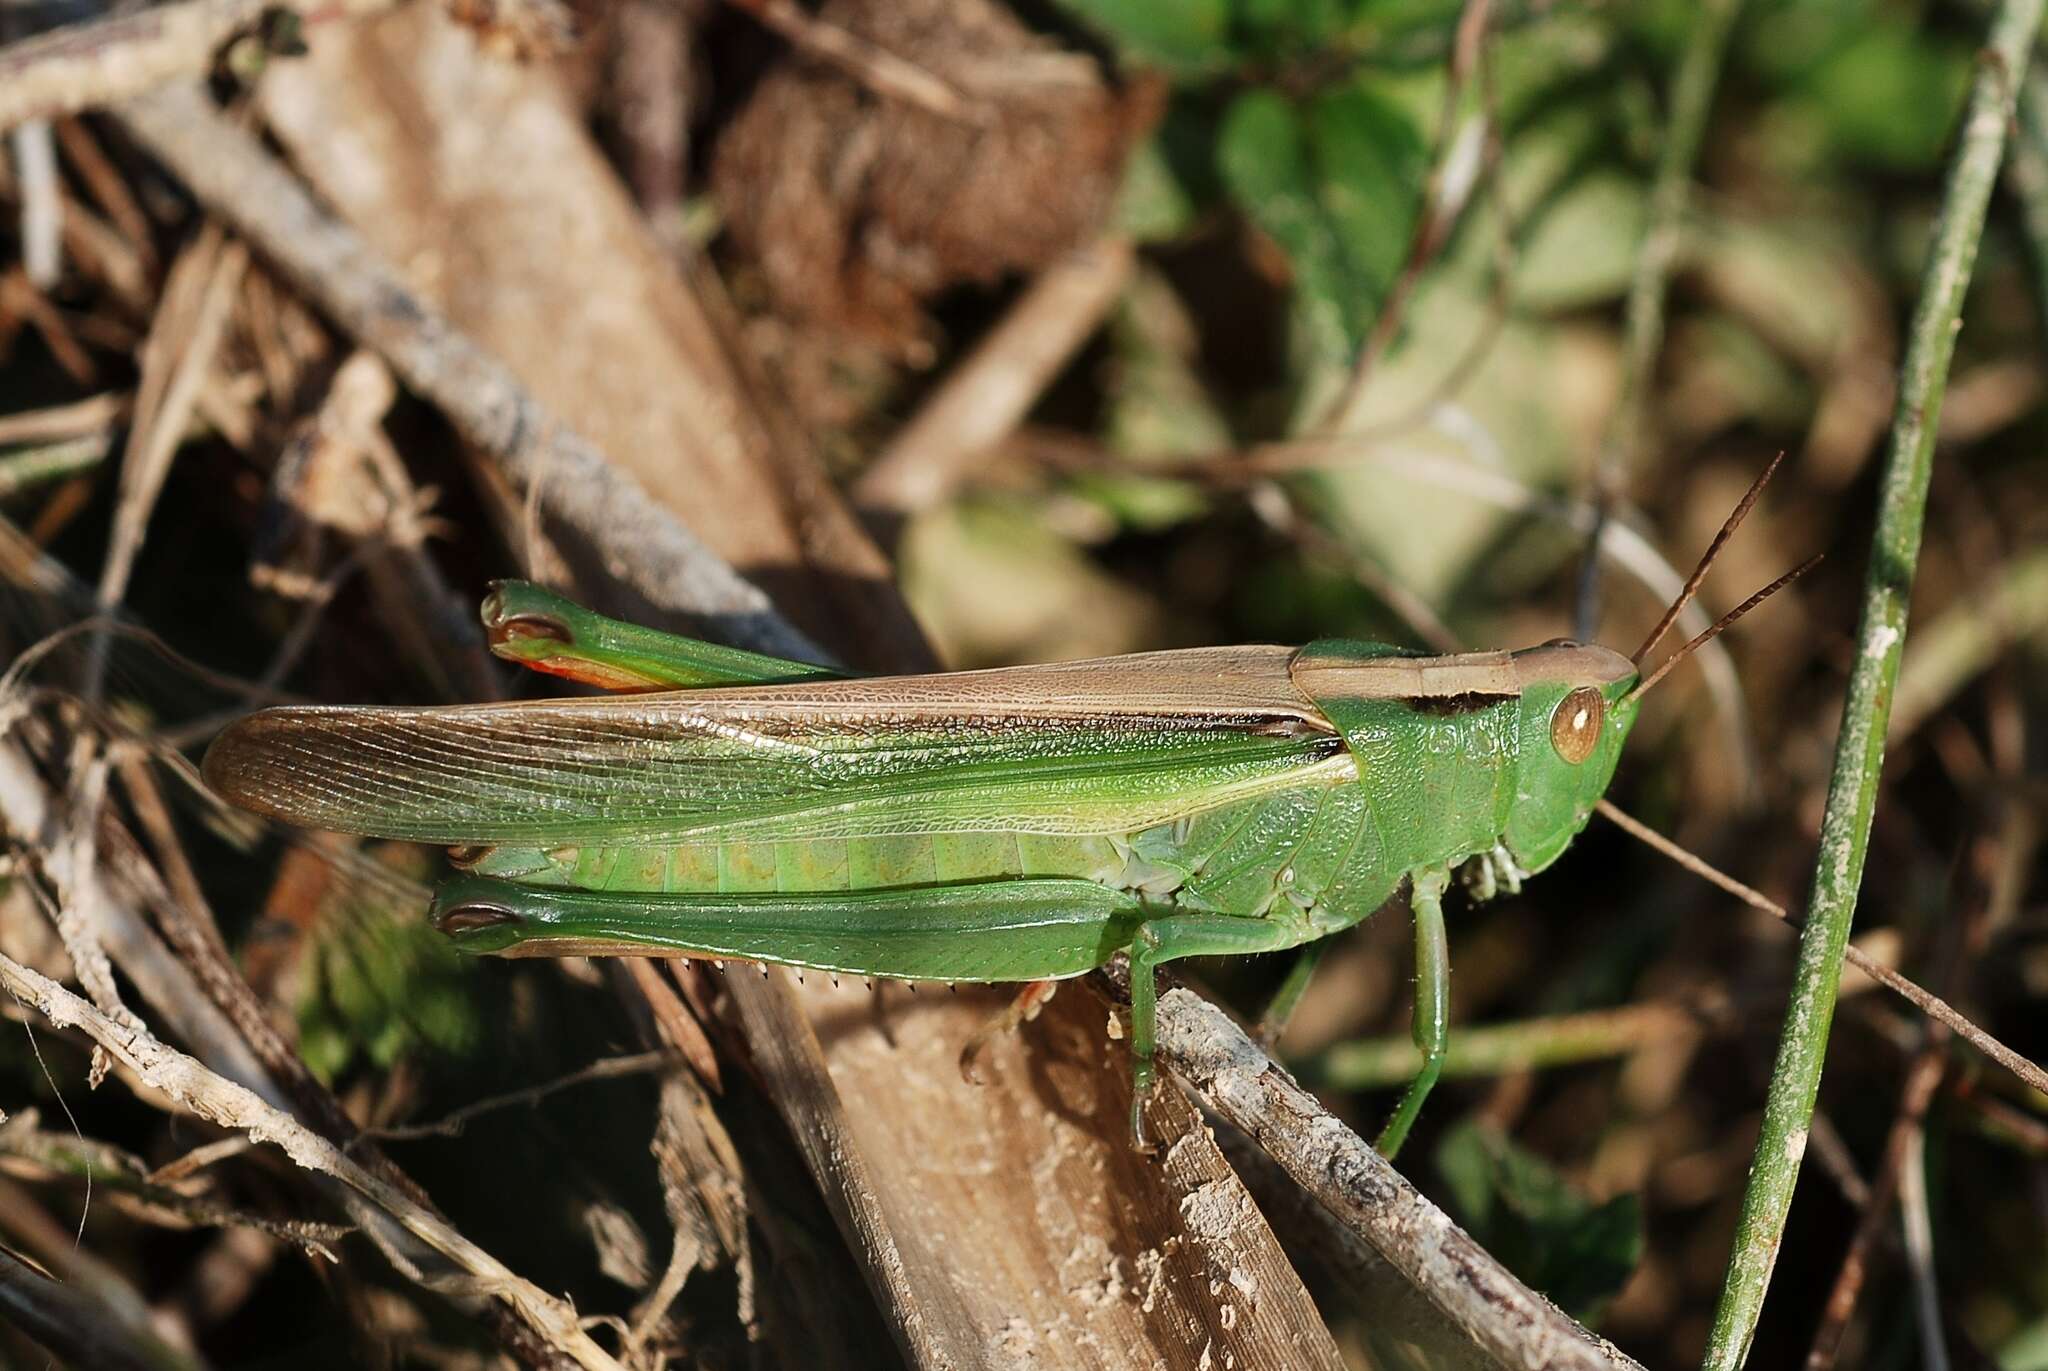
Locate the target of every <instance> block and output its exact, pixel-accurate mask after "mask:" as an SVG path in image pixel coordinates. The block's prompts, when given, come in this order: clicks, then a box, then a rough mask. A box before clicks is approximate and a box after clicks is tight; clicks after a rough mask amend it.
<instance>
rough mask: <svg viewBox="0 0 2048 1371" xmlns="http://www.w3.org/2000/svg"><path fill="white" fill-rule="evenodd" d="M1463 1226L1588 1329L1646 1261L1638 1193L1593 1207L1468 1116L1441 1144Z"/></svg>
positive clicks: (1440, 1164) (1544, 1166)
mask: <svg viewBox="0 0 2048 1371" xmlns="http://www.w3.org/2000/svg"><path fill="white" fill-rule="evenodd" d="M1436 1167H1437V1171H1438V1172H1439V1173H1440V1174H1441V1175H1442V1176H1443V1178H1444V1182H1445V1184H1446V1185H1447V1186H1448V1187H1449V1190H1450V1195H1451V1200H1452V1203H1453V1205H1454V1206H1455V1208H1456V1211H1457V1216H1458V1219H1459V1222H1461V1223H1462V1224H1463V1225H1464V1226H1465V1228H1466V1229H1467V1231H1469V1232H1470V1233H1471V1234H1472V1236H1473V1237H1475V1238H1477V1239H1478V1240H1479V1242H1480V1245H1481V1246H1483V1247H1485V1248H1486V1249H1487V1251H1489V1252H1491V1253H1493V1255H1494V1256H1496V1257H1498V1258H1500V1260H1501V1261H1502V1263H1503V1264H1505V1265H1506V1266H1507V1268H1508V1270H1510V1271H1512V1272H1514V1273H1515V1274H1516V1275H1517V1276H1520V1277H1521V1278H1522V1279H1523V1280H1524V1281H1526V1282H1528V1283H1529V1285H1530V1286H1532V1287H1534V1288H1535V1289H1537V1290H1540V1291H1542V1292H1543V1293H1544V1294H1546V1295H1548V1296H1550V1298H1551V1299H1553V1300H1555V1301H1556V1302H1557V1304H1558V1306H1559V1307H1560V1308H1562V1309H1563V1310H1564V1311H1565V1312H1566V1313H1568V1314H1570V1315H1571V1316H1572V1317H1573V1318H1575V1319H1578V1320H1579V1321H1580V1322H1582V1323H1589V1324H1590V1323H1594V1322H1596V1321H1597V1320H1598V1319H1599V1316H1600V1311H1601V1310H1602V1309H1603V1308H1604V1307H1605V1306H1606V1304H1607V1302H1608V1301H1609V1300H1611V1299H1612V1298H1613V1297H1614V1296H1615V1295H1616V1294H1618V1293H1619V1292H1620V1290H1621V1287H1622V1285H1623V1284H1624V1283H1626V1282H1627V1280H1628V1278H1629V1276H1630V1275H1632V1274H1633V1273H1634V1271H1635V1268H1636V1263H1637V1262H1638V1261H1640V1260H1641V1259H1642V1255H1643V1207H1642V1201H1641V1200H1640V1199H1639V1198H1638V1197H1637V1196H1635V1195H1617V1196H1615V1197H1614V1198H1613V1199H1611V1200H1608V1201H1606V1202H1605V1203H1602V1204H1596V1203H1594V1202H1593V1201H1592V1200H1591V1199H1589V1198H1588V1197H1587V1196H1585V1195H1584V1194H1582V1193H1580V1192H1579V1191H1578V1190H1576V1189H1574V1188H1573V1187H1572V1186H1571V1185H1570V1184H1569V1183H1568V1182H1567V1181H1566V1180H1565V1179H1564V1177H1562V1176H1560V1175H1559V1174H1558V1173H1557V1171H1556V1169H1555V1168H1554V1167H1552V1166H1551V1165H1550V1164H1549V1163H1548V1162H1546V1161H1544V1160H1543V1158H1541V1157H1539V1156H1537V1155H1536V1154H1535V1153H1534V1152H1531V1151H1530V1150H1529V1149H1527V1148H1525V1147H1522V1146H1519V1145H1517V1144H1516V1143H1515V1141H1514V1140H1513V1139H1511V1138H1509V1137H1508V1136H1507V1135H1505V1134H1504V1133H1501V1132H1500V1131H1499V1130H1498V1129H1496V1128H1493V1127H1491V1126H1490V1125H1487V1124H1484V1123H1480V1122H1477V1121H1476V1120H1467V1121H1466V1122H1464V1123H1462V1124H1459V1125H1458V1126H1457V1127H1455V1128H1453V1129H1452V1130H1451V1131H1450V1132H1448V1133H1446V1134H1445V1135H1444V1138H1443V1141H1441V1142H1440V1143H1438V1144H1437V1148H1436Z"/></svg>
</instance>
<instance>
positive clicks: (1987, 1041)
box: [1594, 800, 2048, 1094]
mask: <svg viewBox="0 0 2048 1371" xmlns="http://www.w3.org/2000/svg"><path fill="white" fill-rule="evenodd" d="M1594 808H1596V809H1598V810H1599V811H1600V812H1601V813H1602V814H1604V815H1606V816H1607V818H1608V819H1609V820H1610V821H1611V822H1613V823H1614V825H1615V826H1616V827H1618V828H1620V829H1622V830H1624V831H1625V832H1627V833H1628V834H1629V835H1630V836H1632V837H1635V838H1637V839H1639V840H1641V841H1642V842H1644V843H1647V844H1648V845H1649V846H1651V847H1654V848H1656V849H1657V850H1658V851H1659V852H1661V853H1663V854H1664V855H1665V856H1667V857H1669V858H1670V859H1671V860H1672V861H1674V862H1677V863H1678V864H1679V865H1680V866H1682V867H1684V868H1685V869H1686V870H1687V871H1690V872H1692V873H1693V874H1694V875H1696V876H1698V877H1700V878H1701V879H1702V880H1706V881H1709V882H1711V883H1713V884H1714V885H1717V886H1719V887H1720V888H1721V889H1723V890H1725V891H1727V892H1728V893H1729V894H1730V895H1733V896H1734V897H1735V898H1736V899H1738V900H1740V901H1742V902H1743V903H1744V904H1746V905H1748V906H1749V907H1750V908H1751V909H1760V910H1762V911H1763V912H1764V913H1766V914H1769V915H1771V916H1772V917H1774V918H1777V919H1782V920H1783V921H1784V922H1786V923H1788V924H1790V925H1792V926H1793V927H1794V928H1797V929H1800V930H1802V931H1804V930H1805V929H1807V928H1809V927H1810V926H1811V924H1810V922H1809V921H1808V920H1804V919H1795V918H1793V917H1792V913H1791V911H1790V910H1788V909H1786V908H1785V906H1783V905H1781V904H1779V903H1778V902H1777V901H1776V900H1773V899H1772V898H1771V897H1770V896H1768V895H1766V894H1764V893H1763V892H1762V891H1760V890H1757V889H1754V888H1753V887H1750V886H1746V885H1744V884H1743V883H1742V882H1741V881H1738V880H1736V879H1735V878H1734V877H1733V876H1730V875H1728V874H1727V873H1726V872H1724V871H1722V870H1720V869H1719V868H1718V867H1715V866H1712V865H1710V864H1708V863H1707V862H1705V861H1703V860H1701V859H1700V858H1699V857H1698V856H1696V855H1695V854H1693V853H1691V852H1688V851H1686V850H1685V849H1684V848H1682V847H1680V846H1679V845H1678V844H1677V843H1674V842H1672V841H1671V840H1670V839H1669V838H1667V837H1665V836H1664V835H1663V834H1661V833H1659V832H1658V831H1657V830H1656V829H1654V828H1651V827H1649V826H1648V825H1647V824H1644V823H1642V822H1640V821H1638V820H1637V819H1635V818H1633V817H1632V816H1631V815H1629V814H1628V813H1627V812H1626V811H1625V810H1621V809H1618V808H1616V807H1615V806H1614V805H1613V804H1612V803H1611V802H1609V801H1607V800H1599V801H1597V802H1596V803H1595V805H1594ZM1842 958H1843V960H1845V961H1847V962H1848V963H1849V965H1851V966H1853V967H1855V968H1856V969H1857V970H1858V971H1861V972H1862V973H1863V974H1864V975H1866V976H1868V977H1870V979H1872V980H1873V981H1876V982H1877V983H1878V984H1879V985H1881V986H1883V987H1884V988H1885V989H1887V990H1890V991H1892V992H1893V993H1894V994H1896V995H1898V996H1899V997H1900V998H1901V999H1903V1000H1905V1001H1906V1002H1907V1003H1908V1004H1910V1005H1912V1006H1913V1007H1914V1008H1915V1009H1918V1010H1919V1011H1920V1012H1921V1013H1923V1014H1925V1015H1926V1016H1927V1017H1928V1018H1930V1019H1933V1020H1934V1021H1935V1022H1937V1023H1939V1024H1941V1025H1942V1026H1943V1027H1945V1028H1947V1029H1949V1030H1951V1031H1952V1032H1954V1033H1955V1035H1956V1036H1957V1037H1959V1038H1961V1039H1962V1040H1963V1041H1964V1042H1966V1043H1968V1044H1969V1045H1970V1046H1972V1047H1974V1048H1976V1049H1977V1050H1978V1051H1979V1052H1982V1053H1983V1054H1984V1055H1985V1056H1987V1057H1989V1058H1990V1059H1991V1060H1992V1061H1994V1062H1997V1063H1998V1064H1999V1065H2000V1066H2002V1067H2004V1068H2005V1069H2006V1070H2008V1071H2010V1072H2012V1074H2013V1075H2015V1076H2017V1077H2019V1078H2020V1080H2022V1081H2024V1082H2025V1083H2026V1084H2027V1085H2030V1086H2032V1087H2033V1088H2034V1089H2036V1090H2039V1091H2041V1092H2042V1093H2043V1094H2048V1071H2043V1070H2042V1069H2041V1068H2040V1066H2038V1065H2036V1064H2035V1063H2034V1062H2031V1061H2029V1060H2027V1058H2025V1057H2022V1056H2021V1055H2020V1054H2019V1053H2017V1052H2015V1051H2013V1050H2012V1049H2011V1048H2010V1047H2007V1046H2006V1045H2005V1044H2004V1043H2002V1042H2000V1041H1999V1040H1998V1039H1996V1038H1994V1037H1992V1036H1991V1035H1990V1034H1989V1033H1986V1032H1985V1031H1984V1030H1983V1029H1981V1028H1979V1027H1978V1026H1977V1025H1976V1024H1974V1023H1972V1022H1970V1020H1969V1019H1968V1018H1967V1017H1966V1016H1965V1015H1964V1014H1963V1012H1962V1011H1961V1010H1959V1009H1957V1008H1956V1007H1955V1006H1954V1005H1952V1004H1950V1003H1949V1002H1948V1001H1947V1000H1944V999H1942V998H1941V997H1940V996H1939V995H1936V994H1935V993H1934V992H1933V991H1931V990H1928V989H1926V988H1925V987H1924V986H1921V985H1919V984H1918V983H1917V982H1914V981H1911V980H1908V979H1907V978H1906V977H1905V976H1902V975H1900V974H1899V973H1898V972H1896V971H1894V970H1892V969H1891V968H1890V967H1888V966H1886V965H1885V964H1884V963H1883V962H1880V961H1878V960H1877V959H1876V958H1875V957H1872V956H1871V955H1870V954H1869V953H1867V952H1865V951H1864V950H1863V949H1862V948H1860V947H1856V946H1853V945H1850V944H1847V943H1845V944H1844V945H1843V953H1842ZM1830 1004H1831V1005H1832V1000H1831V1001H1830Z"/></svg>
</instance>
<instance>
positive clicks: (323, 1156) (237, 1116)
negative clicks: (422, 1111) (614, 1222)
mask: <svg viewBox="0 0 2048 1371" xmlns="http://www.w3.org/2000/svg"><path fill="white" fill-rule="evenodd" d="M0 988H5V989H6V990H7V991H8V992H9V993H10V994H12V995H13V996H15V997H16V998H17V999H19V1000H22V1001H24V1002H26V1003H28V1004H31V1005H33V1006H34V1007H35V1008H36V1010H37V1011H38V1012H40V1013H41V1014H42V1015H43V1017H44V1018H46V1019H48V1020H49V1021H50V1022H51V1023H52V1024H53V1025H55V1026H56V1027H58V1028H76V1029H79V1030H81V1031H83V1032H84V1033H85V1034H86V1035H87V1036H89V1037H90V1038H91V1039H92V1040H93V1041H94V1042H95V1043H97V1044H98V1045H99V1046H100V1047H102V1048H104V1049H106V1050H107V1051H108V1052H110V1053H111V1054H113V1056H114V1057H115V1058H116V1060H118V1061H119V1062H120V1063H121V1064H122V1065H124V1066H126V1067H127V1068H128V1069H129V1070H131V1071H133V1072H134V1073H135V1075H136V1076H137V1077H138V1078H140V1079H141V1080H142V1081H143V1082H144V1083H145V1084H146V1085H148V1086H150V1087H151V1088H152V1089H155V1090H158V1091H161V1092H162V1093H163V1094H165V1095H167V1096H168V1097H170V1098H171V1099H173V1100H175V1101H177V1102H178V1103H179V1104H181V1105H183V1106H184V1107H186V1108H187V1109H190V1110H191V1111H192V1112H193V1113H194V1114H196V1115H198V1116H199V1117H201V1118H203V1119H206V1120H208V1121H209V1122H212V1123H215V1124H218V1125H219V1126H221V1127H223V1128H231V1129H238V1130H241V1131H244V1132H246V1133H248V1134H249V1136H250V1137H251V1138H253V1139H255V1140H256V1141H258V1142H271V1143H276V1144H277V1145H278V1146H279V1147H280V1148H282V1149H283V1150H284V1152H285V1155H286V1156H288V1157H290V1158H291V1160H292V1161H293V1162H294V1163H296V1164H297V1165H299V1166H301V1167H303V1168H305V1169H306V1170H308V1171H314V1172H318V1173H320V1174H322V1175H327V1176H332V1177H334V1178H335V1179H337V1180H339V1181H341V1182H342V1183H343V1184H344V1185H347V1186H348V1187H349V1188H350V1189H352V1190H355V1191H356V1192H357V1193H359V1194H361V1195H363V1196H364V1197H366V1198H368V1199H369V1200H371V1201H372V1202H373V1203H375V1204H376V1205H377V1206H378V1207H379V1208H381V1209H383V1210H384V1211H385V1212H387V1213H389V1214H391V1215H392V1216H393V1217H394V1218H396V1219H397V1220H398V1221H399V1222H400V1223H401V1224H402V1225H403V1226H404V1228H405V1229H406V1230H407V1231H408V1232H409V1233H411V1234H412V1235H413V1236H414V1237H416V1238H418V1239H419V1240H420V1241H421V1242H423V1243H425V1244H427V1246H429V1247H431V1248H432V1249H434V1250H435V1251H437V1252H439V1253H441V1254H443V1255H444V1256H446V1257H448V1258H449V1259H450V1260H452V1261H454V1262H455V1263H457V1264H458V1265H459V1266H461V1267H462V1268H463V1269H464V1270H466V1271H469V1272H472V1273H474V1274H475V1275H476V1277H477V1278H478V1280H477V1283H478V1285H479V1287H480V1289H479V1293H483V1294H489V1295H493V1296H496V1297H497V1298H500V1299H503V1300H505V1301H506V1302H507V1303H509V1304H511V1305H512V1306H513V1307H514V1308H515V1309H517V1310H518V1311H519V1312H520V1314H521V1315H522V1316H523V1317H524V1318H526V1320H527V1321H528V1322H529V1323H531V1324H532V1325H533V1326H534V1327H535V1328H536V1329H538V1330H540V1331H541V1332H542V1333H543V1334H544V1335H545V1336H546V1337H547V1338H548V1339H549V1341H550V1342H552V1343H554V1344H555V1345H556V1346H558V1347H560V1348H562V1349H563V1350H564V1351H566V1352H567V1353H569V1354H570V1355H571V1356H573V1357H574V1358H575V1359H576V1362H577V1364H578V1365H581V1366H584V1367H587V1368H591V1371H598V1369H599V1368H603V1371H617V1368H618V1363H617V1362H615V1361H614V1360H613V1359H612V1358H611V1356H610V1355H609V1354H607V1353H606V1352H605V1350H604V1349H603V1348H601V1347H599V1346H598V1345H597V1344H596V1343H595V1342H592V1341H591V1339H590V1336H589V1334H587V1333H585V1332H584V1331H583V1329H582V1327H581V1326H580V1324H579V1323H578V1321H577V1318H576V1311H575V1310H574V1309H572V1308H571V1307H569V1306H568V1305H566V1304H564V1303H563V1302H561V1301H559V1300H557V1299H555V1298H554V1297H553V1296H551V1295H548V1294H547V1293H545V1292H544V1291H542V1290H540V1289H539V1288H537V1287H535V1286H533V1285H531V1284H530V1283H528V1282H526V1281H524V1280H521V1279H520V1278H519V1277H518V1276H516V1275H514V1274H513V1273H512V1272H511V1271H510V1270H508V1269H506V1268H505V1267H504V1266H503V1265H501V1264H500V1263H499V1262H498V1261H497V1260H496V1259H495V1258H493V1257H492V1256H491V1255H490V1254H489V1253H487V1252H485V1251H483V1250H482V1249H481V1248H479V1247H477V1246H476V1245H475V1244H474V1243H472V1242H470V1241H469V1240H468V1239H467V1238H465V1237H463V1236H462V1235H461V1234H460V1233H458V1232H456V1231H455V1230H454V1229H453V1228H452V1227H450V1226H449V1225H448V1224H447V1223H446V1222H444V1221H443V1220H441V1219H439V1218H437V1217H436V1216H434V1215H431V1214H428V1213H427V1212H426V1211H424V1210H422V1209H421V1208H420V1207H419V1206H418V1205H416V1204H414V1203H413V1202H412V1201H411V1200H410V1198H409V1197H407V1196H406V1195H405V1194H404V1193H403V1192H402V1191H400V1190H399V1189H398V1188H397V1187H396V1186H393V1185H391V1184H390V1183H389V1182H387V1181H385V1180H383V1179H382V1178H380V1177H378V1176H375V1175H373V1174H371V1172H369V1171H368V1170H366V1169H365V1168H363V1167H362V1166H359V1165H358V1164H357V1163H356V1162H354V1161H353V1160H351V1159H350V1158H349V1157H348V1156H347V1155H346V1154H345V1153H343V1152H342V1150H341V1149H340V1148H338V1147H336V1146H335V1145H334V1144H333V1143H331V1142H329V1141H328V1140H327V1139H325V1138H323V1137H320V1136H319V1135H318V1134H316V1133H314V1132H313V1131H312V1130H311V1129H308V1128H307V1127H306V1126H305V1125H303V1124H301V1123H299V1122H298V1121H297V1120H296V1119H294V1118H292V1117H291V1116H290V1115H289V1114H286V1113H285V1112H284V1111H283V1110H281V1109H278V1108H276V1107H275V1106H273V1105H271V1104H268V1103H266V1102H265V1101H264V1100H262V1099H261V1098H260V1097H258V1096H257V1094H256V1093H255V1092H254V1091H253V1090H250V1089H248V1088H247V1087H245V1086H240V1085H236V1084H235V1083H234V1082H232V1081H228V1080H224V1079H223V1078H221V1077H220V1076H217V1075H215V1074H214V1073H213V1072H211V1071H209V1070H207V1069H206V1068H205V1067H204V1066H202V1065H200V1064H199V1062H197V1061H195V1060H194V1059H193V1058H191V1057H188V1056H186V1055H185V1054H184V1053H182V1052H179V1051H177V1050H176V1049H174V1048H171V1047H168V1046H166V1045H165V1044H163V1043H161V1042H159V1041H157V1039H155V1038H154V1037H152V1036H150V1035H149V1034H147V1033H143V1032H137V1031H134V1030H131V1029H126V1028H123V1027H122V1026H121V1025H119V1024H117V1023H115V1022H114V1021H113V1020H112V1019H110V1018H108V1017H107V1016H106V1015H104V1014H102V1013H100V1012H99V1011H98V1010H97V1009H94V1008H93V1007H92V1006H91V1005H90V1004H88V1003H86V1002H85V1001H84V1000H82V999H80V998H78V996H76V995H73V994H72V993H71V992H70V991H68V990H66V989H64V988H63V987H62V986H60V985H58V984H57V983H56V982H55V981H53V980H51V979H49V978H48V977H47V976H44V975H41V974H40V973H38V972H35V971H31V970H30V969H29V968H27V967H25V966H22V965H21V964H20V963H18V962H15V961H14V960H13V959H11V958H8V957H5V956H0Z"/></svg>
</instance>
